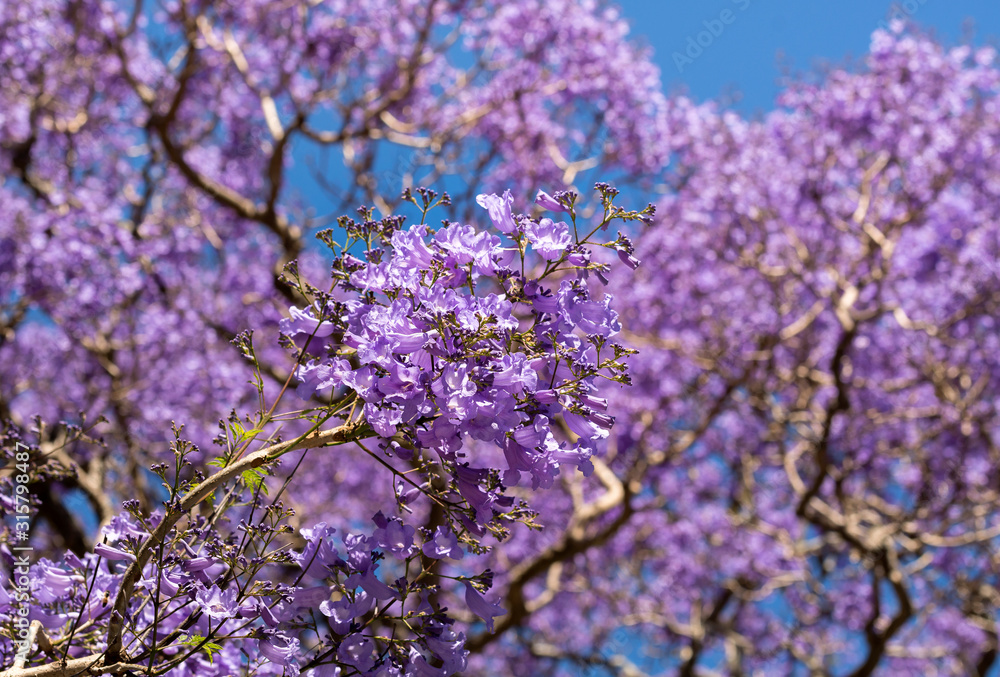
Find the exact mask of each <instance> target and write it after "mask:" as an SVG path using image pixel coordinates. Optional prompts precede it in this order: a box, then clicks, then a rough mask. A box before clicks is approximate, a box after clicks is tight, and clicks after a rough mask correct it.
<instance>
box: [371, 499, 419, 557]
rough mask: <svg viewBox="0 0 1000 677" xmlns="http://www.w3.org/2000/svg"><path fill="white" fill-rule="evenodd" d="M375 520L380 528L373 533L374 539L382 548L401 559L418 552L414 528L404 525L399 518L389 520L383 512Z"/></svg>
mask: <svg viewBox="0 0 1000 677" xmlns="http://www.w3.org/2000/svg"><path fill="white" fill-rule="evenodd" d="M374 520H375V524H377V525H378V528H377V529H375V531H373V532H372V538H374V539H375V543H377V544H378V546H379V547H380V548H383V549H384V550H386V551H388V552H391V553H392V554H393V555H395V556H396V557H398V558H399V559H406V558H407V557H409V556H410V555H412V554H413V552H414V551H415V550H416V547H415V546H414V545H413V535H414V534H415V533H416V530H415V529H414V528H413V527H411V526H410V525H408V524H403V522H402V521H401V520H400V519H399V518H395V517H394V518H392V519H389V520H387V519H386V518H385V517H384V516H383V515H382V511H379V512H378V513H377V514H376V515H375V517H374Z"/></svg>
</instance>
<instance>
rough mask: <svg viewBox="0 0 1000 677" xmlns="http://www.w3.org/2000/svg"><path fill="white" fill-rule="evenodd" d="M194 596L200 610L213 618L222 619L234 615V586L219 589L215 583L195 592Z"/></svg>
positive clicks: (235, 608)
mask: <svg viewBox="0 0 1000 677" xmlns="http://www.w3.org/2000/svg"><path fill="white" fill-rule="evenodd" d="M194 598H195V600H196V601H197V602H198V606H199V607H201V609H202V611H204V612H205V613H206V614H208V617H209V618H211V619H213V620H216V621H222V620H226V619H227V618H232V617H234V616H235V615H236V612H237V605H236V588H233V587H230V588H226V589H225V590H220V589H219V587H218V586H217V585H213V586H212V587H210V588H202V589H201V590H199V591H198V592H196V593H195V596H194Z"/></svg>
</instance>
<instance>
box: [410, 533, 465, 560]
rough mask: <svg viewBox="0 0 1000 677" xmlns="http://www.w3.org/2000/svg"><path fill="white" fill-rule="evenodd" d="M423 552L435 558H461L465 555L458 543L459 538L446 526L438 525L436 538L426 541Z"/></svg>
mask: <svg viewBox="0 0 1000 677" xmlns="http://www.w3.org/2000/svg"><path fill="white" fill-rule="evenodd" d="M421 550H422V551H423V553H424V554H425V555H427V556H428V557H431V558H433V559H443V558H445V557H448V558H451V559H454V560H459V559H462V558H463V557H465V551H464V550H462V548H461V546H459V545H458V538H457V537H456V536H455V534H453V533H452V532H451V531H449V530H447V529H445V528H444V527H438V528H437V530H436V531H435V532H434V538H433V539H431V540H429V541H427V542H426V543H424V547H423V548H421Z"/></svg>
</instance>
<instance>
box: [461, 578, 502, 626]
mask: <svg viewBox="0 0 1000 677" xmlns="http://www.w3.org/2000/svg"><path fill="white" fill-rule="evenodd" d="M465 603H466V604H467V605H468V607H469V610H470V611H471V612H472V613H474V614H476V615H477V616H479V617H480V618H482V619H483V620H484V621H486V629H487V630H488V631H489V632H493V619H494V618H495V617H497V616H503V615H504V614H505V613H507V610H506V609H504V608H503V607H501V606H500V605H499V604H490V603H489V602H487V601H486V598H484V597H483V596H482V595H480V594H479V591H478V590H476V589H475V588H473V587H472V584H471V583H469V582H466V583H465Z"/></svg>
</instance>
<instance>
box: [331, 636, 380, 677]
mask: <svg viewBox="0 0 1000 677" xmlns="http://www.w3.org/2000/svg"><path fill="white" fill-rule="evenodd" d="M374 649H375V642H373V641H372V638H371V637H368V636H366V635H362V634H361V633H354V634H353V635H348V636H347V637H345V638H344V640H343V641H342V642H341V643H340V648H339V649H337V658H339V659H340V660H342V661H343V662H344V663H347V664H348V665H352V666H354V667H355V668H357V669H358V672H362V673H364V672H367V671H369V670H371V669H372V668H373V667H374V666H375V657H374V656H373V655H372V653H373V651H374Z"/></svg>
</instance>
